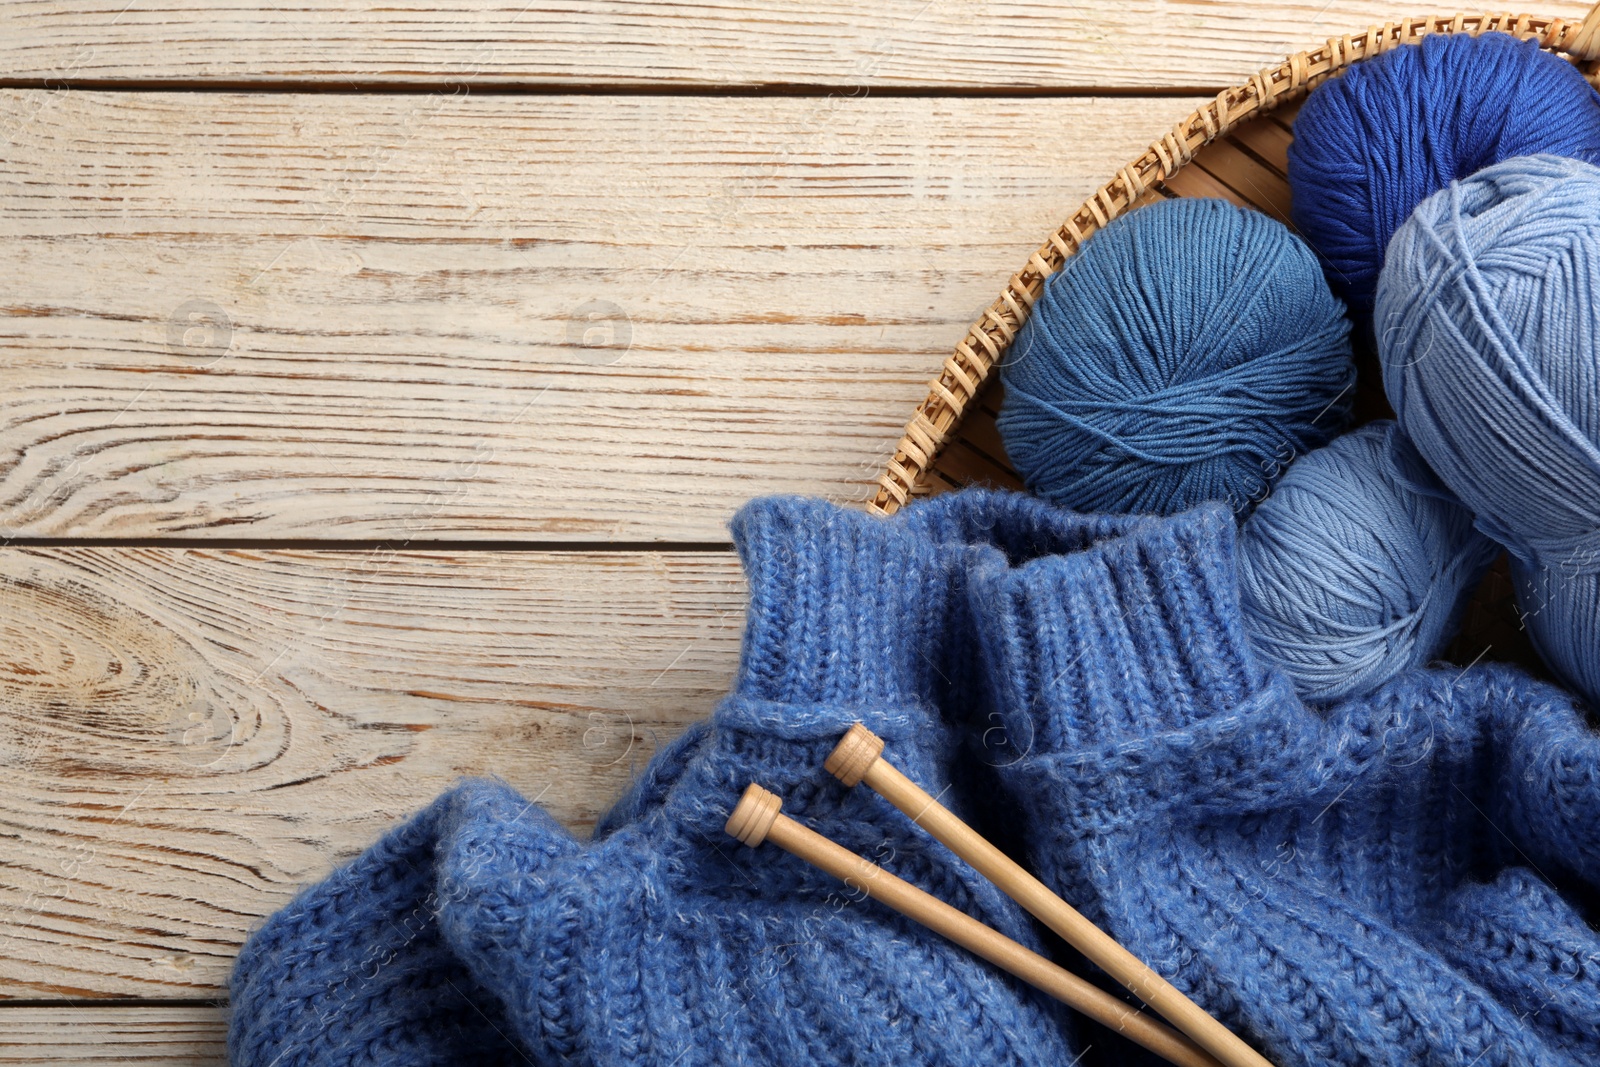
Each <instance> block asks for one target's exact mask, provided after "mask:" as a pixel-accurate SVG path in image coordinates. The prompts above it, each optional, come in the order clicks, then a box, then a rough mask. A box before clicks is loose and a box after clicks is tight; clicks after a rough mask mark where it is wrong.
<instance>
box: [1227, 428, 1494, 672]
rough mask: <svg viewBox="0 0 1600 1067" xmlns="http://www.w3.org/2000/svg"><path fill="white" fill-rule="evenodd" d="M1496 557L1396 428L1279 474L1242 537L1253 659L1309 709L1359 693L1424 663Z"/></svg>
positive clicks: (1243, 595)
mask: <svg viewBox="0 0 1600 1067" xmlns="http://www.w3.org/2000/svg"><path fill="white" fill-rule="evenodd" d="M1499 551H1500V550H1499V547H1498V546H1496V545H1495V543H1494V542H1493V541H1490V540H1489V539H1488V538H1487V537H1484V536H1483V535H1482V534H1480V533H1478V531H1477V530H1475V529H1474V528H1473V525H1472V513H1471V512H1470V511H1468V510H1467V509H1466V508H1464V507H1462V506H1461V504H1460V503H1459V502H1458V501H1456V500H1455V499H1454V498H1453V497H1452V496H1451V495H1450V493H1449V491H1448V490H1446V489H1445V488H1444V487H1443V486H1441V485H1439V483H1438V482H1437V481H1436V480H1435V479H1434V477H1433V474H1432V472H1430V471H1429V470H1428V467H1427V464H1425V463H1424V462H1423V461H1422V457H1420V456H1418V455H1417V453H1416V450H1415V449H1414V448H1413V447H1412V445H1411V443H1410V442H1409V441H1407V440H1406V437H1405V435H1404V434H1402V433H1401V432H1400V429H1399V427H1397V426H1396V425H1395V424H1394V423H1392V422H1374V423H1369V424H1368V425H1366V426H1363V427H1361V428H1360V429H1359V430H1355V431H1353V432H1351V433H1348V434H1345V435H1344V436H1343V437H1341V438H1339V439H1338V440H1337V441H1335V442H1333V443H1332V444H1331V445H1328V446H1327V447H1326V448H1321V449H1318V450H1317V451H1315V452H1311V453H1309V454H1307V455H1305V456H1302V457H1301V458H1300V459H1297V460H1296V461H1295V462H1294V464H1293V465H1292V466H1291V467H1290V468H1289V471H1288V473H1287V474H1285V475H1284V476H1283V480H1282V481H1281V482H1279V483H1278V487H1277V488H1276V489H1274V490H1273V492H1272V495H1271V496H1269V497H1267V499H1266V500H1264V501H1262V503H1261V506H1260V507H1258V508H1256V510H1255V512H1254V513H1253V514H1252V515H1251V516H1250V517H1249V518H1248V519H1246V520H1245V523H1244V526H1243V528H1242V529H1241V530H1240V532H1239V585H1240V599H1241V601H1242V604H1243V607H1244V619H1245V626H1246V628H1247V630H1248V631H1249V634H1250V638H1251V641H1252V643H1253V644H1254V645H1255V648H1256V651H1257V652H1258V653H1259V654H1260V655H1261V657H1262V658H1263V659H1264V660H1266V661H1267V662H1268V663H1270V664H1272V665H1273V666H1275V667H1277V668H1279V669H1280V670H1282V671H1283V672H1284V673H1285V674H1287V675H1288V676H1289V677H1290V678H1291V679H1292V680H1293V681H1294V684H1295V689H1296V690H1297V691H1298V692H1299V693H1300V695H1301V696H1302V697H1304V698H1306V699H1307V700H1318V701H1322V700H1339V699H1343V698H1345V697H1355V696H1363V695H1365V694H1367V693H1370V692H1372V691H1373V690H1374V689H1376V688H1378V686H1380V685H1382V684H1383V683H1385V682H1387V681H1388V680H1389V679H1391V678H1393V677H1394V676H1395V675H1397V674H1399V673H1400V672H1401V671H1403V670H1409V669H1410V668H1412V667H1420V666H1422V665H1423V664H1425V663H1427V662H1428V661H1429V660H1431V659H1433V658H1434V656H1436V655H1437V654H1438V653H1439V651H1440V650H1441V649H1443V648H1444V646H1445V644H1447V643H1448V642H1449V640H1450V638H1451V637H1452V636H1453V635H1454V634H1455V631H1456V627H1457V625H1458V623H1459V622H1460V620H1461V612H1462V609H1463V607H1464V606H1465V604H1466V601H1467V598H1468V597H1469V595H1470V594H1471V592H1472V590H1473V588H1474V587H1475V586H1476V585H1477V584H1478V581H1479V580H1480V579H1481V578H1482V577H1483V572H1484V570H1485V569H1487V567H1488V566H1489V564H1490V563H1491V562H1492V561H1493V560H1494V557H1495V556H1497V555H1498V554H1499Z"/></svg>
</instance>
